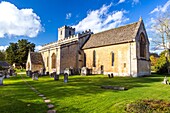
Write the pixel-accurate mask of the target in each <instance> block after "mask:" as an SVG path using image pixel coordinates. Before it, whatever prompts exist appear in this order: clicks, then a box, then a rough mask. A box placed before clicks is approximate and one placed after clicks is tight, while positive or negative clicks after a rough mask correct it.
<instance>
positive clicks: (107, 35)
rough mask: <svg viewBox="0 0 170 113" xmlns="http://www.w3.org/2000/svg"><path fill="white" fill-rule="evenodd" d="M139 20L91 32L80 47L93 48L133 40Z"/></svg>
mask: <svg viewBox="0 0 170 113" xmlns="http://www.w3.org/2000/svg"><path fill="white" fill-rule="evenodd" d="M140 22H141V21H139V22H135V23H132V24H128V25H125V26H121V27H118V28H114V29H110V30H107V31H103V32H100V33H96V34H92V35H91V37H90V38H89V40H88V41H87V43H86V44H85V45H84V46H83V48H82V49H88V48H95V47H101V46H107V45H113V44H119V43H125V42H129V41H133V39H135V36H136V34H137V30H138V28H139V25H140Z"/></svg>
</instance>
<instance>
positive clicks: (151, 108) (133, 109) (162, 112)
mask: <svg viewBox="0 0 170 113" xmlns="http://www.w3.org/2000/svg"><path fill="white" fill-rule="evenodd" d="M125 110H126V112H128V113H170V102H167V101H164V100H139V101H136V102H133V103H130V104H128V105H127V106H126V108H125Z"/></svg>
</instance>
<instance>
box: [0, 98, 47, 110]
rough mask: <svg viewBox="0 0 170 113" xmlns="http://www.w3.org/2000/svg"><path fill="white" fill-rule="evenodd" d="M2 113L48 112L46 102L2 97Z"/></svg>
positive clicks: (0, 108) (0, 106)
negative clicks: (29, 101)
mask: <svg viewBox="0 0 170 113" xmlns="http://www.w3.org/2000/svg"><path fill="white" fill-rule="evenodd" d="M0 102H1V105H0V113H32V112H33V111H34V112H36V113H46V111H47V110H46V108H45V107H44V108H43V106H44V104H40V103H26V102H23V101H20V100H19V99H14V98H13V99H11V98H10V97H9V98H7V97H5V98H2V97H1V100H0Z"/></svg>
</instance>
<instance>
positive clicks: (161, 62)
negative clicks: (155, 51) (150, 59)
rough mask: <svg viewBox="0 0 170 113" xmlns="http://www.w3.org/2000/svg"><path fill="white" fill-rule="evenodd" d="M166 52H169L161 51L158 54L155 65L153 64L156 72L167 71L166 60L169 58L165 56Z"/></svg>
mask: <svg viewBox="0 0 170 113" xmlns="http://www.w3.org/2000/svg"><path fill="white" fill-rule="evenodd" d="M168 53H169V52H168V51H163V52H162V53H161V54H160V57H159V59H158V60H157V62H156V66H155V69H156V72H157V73H168V62H169V60H168V58H167V57H166V56H167V54H168ZM167 61H168V62H167Z"/></svg>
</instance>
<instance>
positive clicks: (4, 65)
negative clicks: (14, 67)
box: [0, 61, 10, 68]
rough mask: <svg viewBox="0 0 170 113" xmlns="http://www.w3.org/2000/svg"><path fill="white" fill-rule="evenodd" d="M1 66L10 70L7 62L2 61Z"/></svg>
mask: <svg viewBox="0 0 170 113" xmlns="http://www.w3.org/2000/svg"><path fill="white" fill-rule="evenodd" d="M0 66H2V67H3V68H9V66H10V65H9V64H8V63H7V62H6V61H0Z"/></svg>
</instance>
